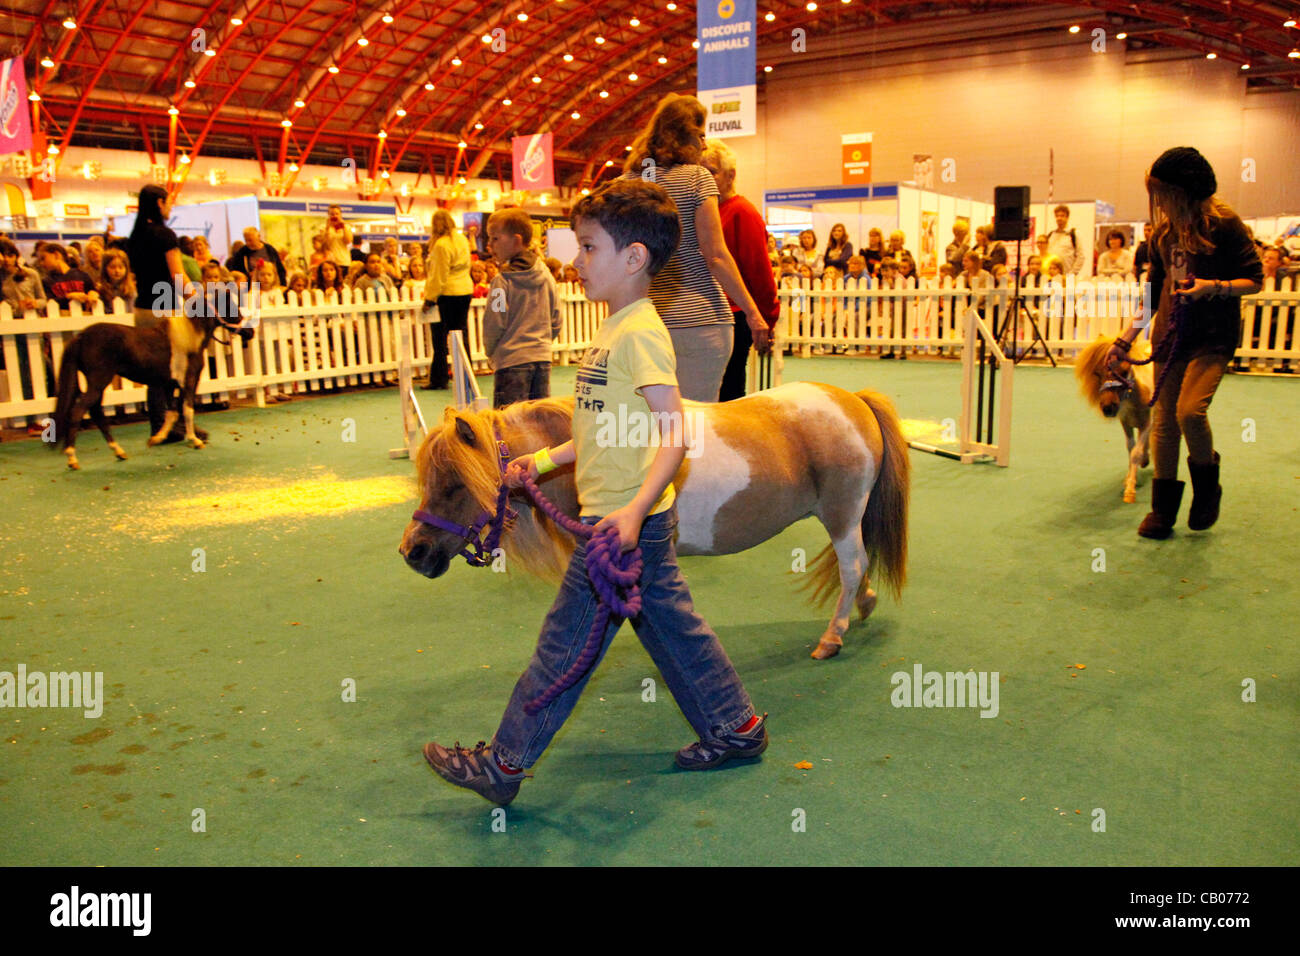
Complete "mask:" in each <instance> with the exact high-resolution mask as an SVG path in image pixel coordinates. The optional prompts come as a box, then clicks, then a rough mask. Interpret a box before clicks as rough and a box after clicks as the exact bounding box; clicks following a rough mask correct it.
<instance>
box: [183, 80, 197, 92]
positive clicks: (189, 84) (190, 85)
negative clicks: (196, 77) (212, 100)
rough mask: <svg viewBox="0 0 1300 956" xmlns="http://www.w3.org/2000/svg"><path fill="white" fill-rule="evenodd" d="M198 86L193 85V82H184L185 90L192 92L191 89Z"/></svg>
mask: <svg viewBox="0 0 1300 956" xmlns="http://www.w3.org/2000/svg"><path fill="white" fill-rule="evenodd" d="M198 85H199V84H197V83H195V82H194V81H193V80H186V81H185V88H186V89H187V90H192V89H194V87H196V86H198Z"/></svg>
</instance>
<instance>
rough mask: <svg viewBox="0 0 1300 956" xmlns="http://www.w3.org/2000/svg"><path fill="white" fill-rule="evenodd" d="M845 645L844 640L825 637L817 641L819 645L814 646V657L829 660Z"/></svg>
mask: <svg viewBox="0 0 1300 956" xmlns="http://www.w3.org/2000/svg"><path fill="white" fill-rule="evenodd" d="M843 646H844V643H843V642H842V641H828V640H826V639H825V638H822V639H821V640H820V641H818V642H817V647H816V648H814V650H813V652H812V658H813V660H815V661H824V660H829V659H830V658H832V657H834V656H835V655H836V654H838V653H839V652H840V648H841V647H843Z"/></svg>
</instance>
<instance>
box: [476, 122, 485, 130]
mask: <svg viewBox="0 0 1300 956" xmlns="http://www.w3.org/2000/svg"><path fill="white" fill-rule="evenodd" d="M474 128H475V129H478V130H481V129H482V128H483V124H482V123H475V124H474Z"/></svg>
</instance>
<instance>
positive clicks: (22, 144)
mask: <svg viewBox="0 0 1300 956" xmlns="http://www.w3.org/2000/svg"><path fill="white" fill-rule="evenodd" d="M31 148H32V116H31V113H30V111H29V109H28V106H27V77H26V76H24V75H23V61H22V58H21V57H14V58H13V59H10V60H5V61H4V62H3V63H0V156H3V155H5V154H6V153H17V152H19V151H21V150H29V149H31Z"/></svg>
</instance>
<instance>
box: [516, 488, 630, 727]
mask: <svg viewBox="0 0 1300 956" xmlns="http://www.w3.org/2000/svg"><path fill="white" fill-rule="evenodd" d="M502 487H503V488H504V487H505V486H504V485H503V486H502ZM524 487H525V488H527V489H528V493H529V494H530V495H532V498H533V500H534V501H535V502H537V507H539V508H541V509H542V511H543V513H545V515H546V516H547V517H548V518H550V519H551V520H552V521H554V522H555V523H556V524H558V525H559V526H560V527H561V528H563V529H564V530H566V531H568V532H569V533H570V534H572V535H573V536H574V537H576V538H577V539H578V540H579V541H586V542H587V557H586V565H587V576H588V577H589V578H590V579H591V584H592V587H593V588H595V590H596V596H597V598H598V599H599V604H598V606H597V608H596V619H595V620H594V621H593V622H592V624H591V633H590V634H589V635H588V636H587V643H586V645H585V646H584V647H583V649H582V653H581V654H579V655H578V659H577V660H576V661H574V662H573V666H572V667H570V668H569V669H568V670H567V671H566V672H565V673H564V674H562V675H561V676H560V677H559V678H558V679H557V680H556V681H555V683H553V684H551V686H550V687H548V688H546V690H544V691H542V693H541V694H540V695H538V697H537V699H536V700H533V701H530V702H529V703H527V704H525V705H524V713H526V714H527V715H528V716H529V717H534V716H536V715H537V713H538V711H540V710H541V709H542V708H543V707H546V706H547V705H548V704H550V703H551V701H553V700H555V698H557V697H559V696H560V695H561V694H563V693H564V692H565V691H566V690H568V689H569V688H570V687H572V686H573V685H574V684H576V683H577V682H578V681H580V680H581V679H582V677H583V675H584V674H586V673H587V671H589V670H590V669H591V666H592V663H593V662H594V661H595V660H596V655H597V654H599V653H600V646H601V644H602V643H603V642H604V636H605V629H606V628H607V627H608V626H609V621H610V617H611V615H617V616H618V617H620V618H629V617H636V615H638V614H640V613H641V589H640V588H639V587H638V586H637V581H639V580H640V579H641V549H640V548H633V549H632V550H631V551H626V552H624V551H621V550H620V548H619V546H620V541H619V534H618V529H617V528H615V527H613V526H612V525H611V526H610V527H607V528H604V529H603V530H601V531H596V529H595V528H593V527H592V526H590V525H585V524H583V523H582V522H581V521H574V520H573V519H572V518H570V517H569V516H568V515H566V514H564V513H563V512H561V511H560V509H559V508H557V507H555V505H554V504H552V503H551V502H550V501H548V500H547V498H546V496H545V495H543V494H542V492H541V490H540V489H539V488H538V487H537V482H535V481H533V480H532V479H531V478H528V477H526V476H525V478H524Z"/></svg>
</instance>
